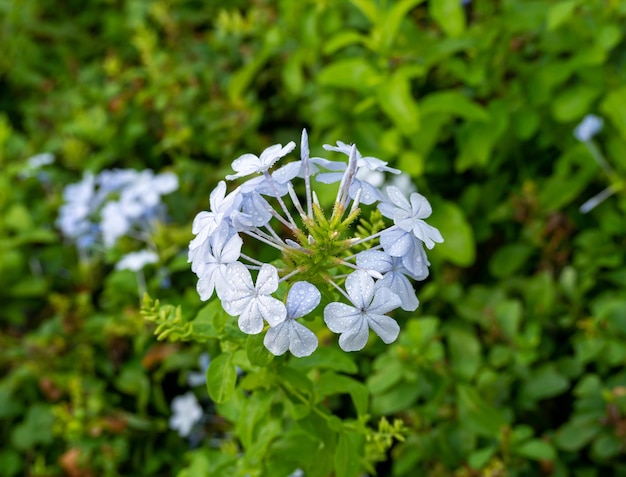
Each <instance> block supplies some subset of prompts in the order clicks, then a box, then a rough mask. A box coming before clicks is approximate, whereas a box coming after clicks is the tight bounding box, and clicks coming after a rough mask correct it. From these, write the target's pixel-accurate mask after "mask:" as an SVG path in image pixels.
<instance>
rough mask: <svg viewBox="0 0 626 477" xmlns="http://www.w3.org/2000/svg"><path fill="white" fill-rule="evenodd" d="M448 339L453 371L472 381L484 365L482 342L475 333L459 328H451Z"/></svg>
mask: <svg viewBox="0 0 626 477" xmlns="http://www.w3.org/2000/svg"><path fill="white" fill-rule="evenodd" d="M447 337H448V347H449V350H450V357H451V360H452V364H451V368H452V371H453V372H455V373H456V374H457V375H459V376H460V377H462V378H463V379H465V380H468V381H469V380H471V379H472V377H473V376H474V375H475V374H476V371H478V368H479V367H480V365H481V363H482V356H481V351H480V342H479V341H478V339H476V336H475V335H474V333H472V332H471V331H469V330H466V329H463V328H460V327H458V326H453V327H450V328H449V329H448V332H447Z"/></svg>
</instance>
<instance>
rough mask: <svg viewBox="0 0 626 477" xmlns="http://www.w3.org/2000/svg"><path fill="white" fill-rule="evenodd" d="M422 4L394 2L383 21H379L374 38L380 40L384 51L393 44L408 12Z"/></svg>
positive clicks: (417, 1) (407, 0) (404, 0)
mask: <svg viewBox="0 0 626 477" xmlns="http://www.w3.org/2000/svg"><path fill="white" fill-rule="evenodd" d="M422 2H424V0H399V1H396V2H392V3H391V8H389V9H388V10H387V11H386V12H385V14H384V16H383V18H382V21H381V20H380V19H377V21H378V24H377V25H376V29H375V31H374V32H373V33H372V36H374V37H376V36H378V37H379V38H380V45H381V46H382V47H383V49H384V50H387V49H388V48H389V47H391V45H392V44H393V42H394V40H395V38H396V35H397V34H398V30H399V29H400V25H401V23H402V20H404V19H405V18H406V16H407V14H408V12H409V11H410V10H411V9H413V8H414V7H415V6H417V5H419V4H420V3H422Z"/></svg>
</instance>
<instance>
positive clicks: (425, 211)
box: [378, 186, 443, 249]
mask: <svg viewBox="0 0 626 477" xmlns="http://www.w3.org/2000/svg"><path fill="white" fill-rule="evenodd" d="M387 195H388V196H389V200H390V201H391V202H392V204H393V205H392V204H390V203H388V202H383V203H381V204H378V209H379V210H380V211H381V213H382V214H383V215H384V216H385V217H389V218H390V219H393V222H394V223H395V224H396V225H397V226H398V227H400V228H401V229H402V230H406V231H412V232H413V234H414V235H415V236H416V237H417V238H418V239H420V240H421V241H422V242H424V244H425V245H426V247H428V248H429V249H431V248H433V247H434V246H435V242H437V243H441V242H443V237H442V236H441V233H440V232H439V230H437V229H436V228H435V227H433V226H432V225H428V224H427V223H426V222H424V220H423V219H426V218H428V217H430V214H431V213H432V208H431V207H430V204H429V203H428V201H427V200H426V197H424V196H423V195H422V194H418V193H417V192H413V193H412V194H411V198H410V199H411V202H410V203H409V201H408V200H407V199H406V197H405V196H404V194H402V192H401V191H400V189H398V188H397V187H394V186H389V187H387ZM394 206H395V207H394Z"/></svg>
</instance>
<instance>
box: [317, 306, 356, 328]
mask: <svg viewBox="0 0 626 477" xmlns="http://www.w3.org/2000/svg"><path fill="white" fill-rule="evenodd" d="M362 319H363V318H362V317H361V312H360V311H359V310H357V309H356V308H354V307H353V306H350V305H346V304H345V303H339V302H333V303H329V304H328V305H326V307H325V308H324V322H325V323H326V326H328V329H330V331H332V332H333V333H343V332H344V331H346V330H349V329H350V328H352V327H353V326H354V324H355V323H356V322H358V321H360V320H362Z"/></svg>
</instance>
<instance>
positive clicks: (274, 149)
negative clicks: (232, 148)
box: [226, 141, 296, 181]
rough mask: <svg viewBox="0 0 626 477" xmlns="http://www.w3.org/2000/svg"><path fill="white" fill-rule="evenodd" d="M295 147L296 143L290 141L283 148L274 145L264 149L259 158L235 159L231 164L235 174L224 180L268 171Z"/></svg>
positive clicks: (245, 155)
mask: <svg viewBox="0 0 626 477" xmlns="http://www.w3.org/2000/svg"><path fill="white" fill-rule="evenodd" d="M295 147H296V143H295V142H293V141H291V142H289V143H288V144H287V145H286V146H285V147H283V146H282V144H274V145H273V146H270V147H268V148H267V149H265V150H264V151H263V152H262V153H261V156H255V155H254V154H243V155H242V156H239V157H238V158H237V159H235V160H234V161H233V164H232V166H233V170H234V171H236V172H237V173H236V174H230V175H228V176H226V179H227V180H229V181H231V180H233V179H238V178H239V177H245V176H249V175H250V174H255V173H263V172H265V171H267V170H269V169H270V168H271V167H272V166H273V165H274V164H275V163H276V161H278V160H279V159H280V158H281V157H284V156H286V155H287V154H289V153H290V152H291V151H293V150H294V148H295Z"/></svg>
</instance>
